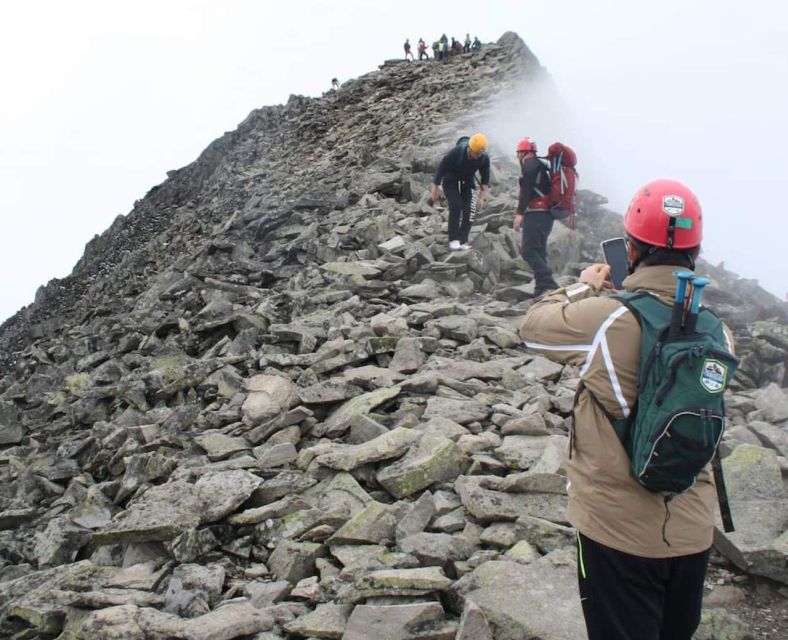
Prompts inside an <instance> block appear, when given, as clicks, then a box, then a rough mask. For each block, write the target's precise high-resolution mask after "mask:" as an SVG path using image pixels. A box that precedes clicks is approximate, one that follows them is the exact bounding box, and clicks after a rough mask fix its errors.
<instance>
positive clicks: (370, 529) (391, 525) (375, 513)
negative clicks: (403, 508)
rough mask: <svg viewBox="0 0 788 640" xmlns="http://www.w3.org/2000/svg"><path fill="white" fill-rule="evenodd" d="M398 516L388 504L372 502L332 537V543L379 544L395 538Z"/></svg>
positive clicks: (330, 541)
mask: <svg viewBox="0 0 788 640" xmlns="http://www.w3.org/2000/svg"><path fill="white" fill-rule="evenodd" d="M396 526H397V518H396V517H395V515H394V514H393V513H392V512H391V510H390V509H389V507H388V505H385V504H382V503H380V502H370V503H369V504H368V505H367V506H365V507H364V508H363V509H362V510H361V511H359V512H358V513H357V514H356V515H355V516H353V518H351V519H350V520H349V521H348V522H347V523H346V524H345V525H344V526H343V527H341V528H340V529H339V531H337V532H336V533H335V534H334V535H333V536H331V538H330V539H329V543H331V544H360V543H372V544H378V543H381V542H384V541H388V540H393V539H394V531H395V529H396Z"/></svg>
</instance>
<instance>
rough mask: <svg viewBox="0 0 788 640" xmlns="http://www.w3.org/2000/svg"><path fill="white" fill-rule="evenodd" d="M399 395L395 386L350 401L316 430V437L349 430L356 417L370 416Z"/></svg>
mask: <svg viewBox="0 0 788 640" xmlns="http://www.w3.org/2000/svg"><path fill="white" fill-rule="evenodd" d="M399 393H400V388H399V387H397V386H393V387H388V388H383V389H376V390H375V391H370V392H369V393H365V394H363V395H360V396H357V397H355V398H353V399H351V400H348V401H347V402H345V403H344V404H342V405H341V406H339V407H338V408H337V409H335V410H334V412H333V413H332V414H331V415H330V416H329V417H328V418H327V419H326V420H325V422H324V423H323V424H322V425H318V427H316V428H315V431H316V432H317V433H316V435H329V434H332V433H341V432H342V431H345V430H347V429H348V428H350V425H351V424H352V422H353V419H354V418H355V417H356V416H358V415H366V414H368V413H369V412H370V411H372V410H373V409H375V408H376V407H379V406H380V405H381V404H383V403H384V402H388V401H389V400H392V399H393V398H396V397H397V396H398V395H399Z"/></svg>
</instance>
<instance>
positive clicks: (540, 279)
mask: <svg viewBox="0 0 788 640" xmlns="http://www.w3.org/2000/svg"><path fill="white" fill-rule="evenodd" d="M516 151H517V159H518V160H519V161H520V168H521V170H522V177H521V178H520V197H519V200H518V202H517V210H516V212H515V216H514V230H515V231H520V230H521V229H522V232H523V238H522V246H521V252H522V256H523V260H525V261H526V262H527V263H528V266H530V267H531V270H532V271H533V272H534V280H535V283H536V286H535V288H534V297H539V296H541V295H542V294H543V293H545V292H547V291H551V290H553V289H557V288H558V283H556V281H555V280H553V272H552V271H551V270H550V265H549V264H548V263H547V238H548V237H549V236H550V232H551V231H552V230H553V221H554V220H555V219H554V218H553V214H552V213H551V212H550V174H549V172H548V170H547V167H546V166H545V164H544V163H543V162H542V161H541V160H539V158H537V157H536V144H535V143H534V142H533V141H532V140H531V139H530V138H523V139H522V140H520V142H519V143H518V144H517V150H516Z"/></svg>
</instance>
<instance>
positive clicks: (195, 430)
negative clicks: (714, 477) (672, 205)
mask: <svg viewBox="0 0 788 640" xmlns="http://www.w3.org/2000/svg"><path fill="white" fill-rule="evenodd" d="M548 81H549V78H548V77H547V74H546V72H545V70H544V69H543V68H542V67H541V66H540V65H539V62H538V60H537V59H536V58H535V57H534V55H533V54H532V53H531V52H530V51H529V50H528V48H527V47H526V45H525V44H524V43H523V42H522V40H520V38H519V37H517V36H516V35H515V34H512V33H507V34H504V36H502V37H501V39H500V40H499V41H498V42H497V43H494V44H490V45H486V46H485V47H484V48H483V49H482V50H481V51H480V52H478V53H473V54H465V55H460V56H456V57H454V58H452V59H450V60H449V61H448V62H447V63H446V64H436V63H432V62H426V63H405V62H389V63H386V64H384V65H382V66H381V68H380V69H379V70H376V71H373V72H371V73H369V74H367V75H364V76H362V77H360V78H358V79H355V80H352V81H349V82H347V83H345V84H344V85H343V86H342V87H341V88H340V89H339V90H338V91H331V92H328V93H326V94H325V95H323V96H322V97H320V98H304V97H298V96H292V97H291V98H290V100H289V101H288V103H287V104H286V105H281V106H273V107H265V108H262V109H259V110H256V111H253V112H252V113H251V114H250V115H249V116H248V117H247V119H246V120H245V121H244V122H242V123H241V125H240V126H239V127H238V128H237V129H236V130H235V131H233V132H230V133H227V134H225V135H224V136H223V137H221V138H219V139H218V140H216V141H215V142H213V143H212V144H211V145H210V146H209V147H208V148H207V149H206V150H205V151H204V152H203V154H202V155H201V156H200V157H199V158H198V159H197V160H196V161H195V162H194V163H193V164H191V165H188V166H186V167H184V168H182V169H179V170H177V171H172V172H170V174H169V177H168V179H167V180H166V181H165V182H164V183H162V184H161V185H158V186H156V187H154V188H153V189H151V190H150V192H149V193H148V194H147V195H146V196H145V197H144V198H142V199H141V200H139V201H138V202H137V203H136V204H135V206H134V209H133V210H132V211H131V212H130V213H129V214H128V215H127V216H122V217H119V218H118V219H117V220H116V221H115V222H114V223H113V224H112V226H111V227H110V228H109V229H108V230H107V231H106V232H105V233H103V234H102V235H100V236H96V237H95V238H94V239H93V240H91V242H90V243H88V246H87V247H86V250H85V254H84V256H83V258H82V259H81V260H80V261H79V263H78V264H77V265H76V267H75V269H74V271H73V273H72V274H71V275H70V276H68V277H66V278H64V279H62V280H53V281H51V282H50V283H49V284H48V285H46V286H45V287H42V288H41V289H40V291H39V293H38V295H37V296H36V300H35V302H34V303H33V304H32V305H30V306H29V307H27V308H25V309H23V310H22V311H20V312H19V313H18V314H17V315H15V316H14V317H12V318H10V319H9V320H8V321H6V322H5V324H3V325H2V327H1V328H0V373H2V378H0V616H1V617H0V637H3V638H13V639H16V640H22V639H25V640H28V639H37V638H42V639H43V638H60V639H62V640H78V639H85V640H88V639H91V640H93V639H96V638H124V639H137V638H139V639H145V640H157V639H160V640H165V639H172V638H183V639H205V640H208V639H211V640H216V639H226V640H231V639H233V638H243V639H254V640H283V639H296V638H309V639H316V638H337V639H342V640H370V639H373V638H375V639H381V640H382V639H398V640H489V639H495V640H515V639H519V638H537V637H538V638H541V639H543V640H566V639H582V638H585V630H584V624H583V618H582V613H581V611H580V604H579V600H578V596H577V588H576V579H575V574H576V560H575V552H574V547H573V535H574V532H573V530H572V529H570V528H569V527H568V526H567V523H566V522H565V520H564V508H565V504H566V489H565V484H566V483H565V477H564V471H563V466H562V459H563V452H564V449H565V447H566V443H567V434H568V426H569V423H570V420H571V417H570V416H571V411H572V403H573V395H574V391H575V387H576V385H577V382H578V370H576V369H575V368H573V367H570V366H561V365H558V364H554V363H551V362H549V361H547V360H545V359H544V358H542V357H540V356H538V355H536V354H534V353H532V352H529V351H528V350H527V349H525V348H524V347H523V345H522V344H521V341H520V339H519V337H518V335H517V326H518V321H519V319H520V318H521V317H522V315H523V314H524V313H525V311H526V310H527V309H528V306H529V302H530V300H531V298H532V294H533V283H532V274H531V273H530V272H529V270H528V268H527V266H526V265H525V263H524V262H523V261H522V260H521V259H520V258H519V257H518V256H519V254H518V244H519V242H520V238H519V235H518V234H515V233H514V232H513V231H512V228H511V226H512V218H513V215H514V208H515V204H516V201H515V198H516V195H517V193H516V191H517V190H516V184H517V176H518V167H517V165H516V164H515V162H514V158H513V153H512V150H511V149H504V148H497V147H496V146H495V141H494V140H493V141H492V142H493V146H492V153H491V156H492V165H493V183H492V191H491V195H490V198H489V200H488V202H487V203H486V206H485V208H484V209H483V210H482V211H481V212H480V213H479V214H478V215H477V217H476V219H475V221H474V227H473V230H472V233H471V240H470V244H471V249H469V250H464V251H457V252H452V253H449V251H448V249H447V236H446V226H447V222H446V221H447V211H446V210H445V209H444V208H443V207H442V206H440V205H437V206H433V205H432V204H430V203H429V202H428V201H427V198H426V194H427V191H428V187H429V182H430V179H431V173H432V172H433V171H434V169H435V166H436V163H437V161H438V160H439V158H440V156H441V154H442V152H443V151H445V150H447V149H448V148H449V147H450V146H451V145H453V144H454V142H455V140H456V139H457V137H458V136H459V135H463V134H467V133H471V132H473V131H475V130H478V129H479V128H481V125H480V124H479V123H483V122H485V121H487V119H489V118H491V117H493V116H494V114H495V113H496V109H497V106H498V105H500V104H502V103H505V102H506V101H507V100H511V99H512V98H513V97H514V96H516V95H518V92H521V91H523V90H526V91H527V90H528V87H529V86H532V84H533V83H537V82H540V83H544V82H548ZM548 84H549V82H548ZM524 126H525V124H524ZM527 133H528V132H527V131H525V130H524V131H523V132H522V134H523V135H525V134H527ZM567 142H570V143H571V141H567ZM582 162H586V163H590V162H593V159H592V158H582V159H581V163H582ZM581 166H582V165H581ZM605 203H606V200H605V198H604V197H603V196H601V195H598V194H595V193H592V192H590V191H581V192H580V193H579V210H578V214H577V229H576V230H575V231H570V230H569V229H567V228H566V227H564V226H562V225H557V227H556V229H555V231H554V232H553V234H552V236H551V240H550V257H551V262H552V263H553V266H554V269H556V273H557V274H562V275H561V276H560V278H559V280H560V282H561V283H569V282H572V281H573V280H574V279H575V278H576V276H577V274H579V272H580V270H581V269H582V268H583V267H584V265H586V264H588V263H590V262H595V261H598V260H599V258H600V254H599V242H600V240H601V239H604V238H607V237H612V236H616V235H620V234H621V217H620V215H618V214H616V213H615V212H612V211H610V210H608V209H606V208H605ZM709 224H713V221H711V220H710V221H709ZM699 270H700V271H701V272H702V273H705V274H708V275H709V276H710V277H711V278H712V279H713V281H714V283H715V284H714V286H713V287H710V288H709V290H708V294H707V296H706V300H707V302H708V304H709V305H710V306H711V307H712V308H713V309H715V310H716V311H717V312H718V313H719V314H720V315H721V316H722V317H723V318H724V319H725V320H726V321H727V322H728V323H729V324H730V326H731V327H732V328H733V329H734V331H735V333H736V340H737V346H738V355H739V357H740V358H741V367H740V369H739V372H738V373H737V377H736V380H735V382H734V385H733V387H732V389H731V391H730V392H729V393H728V396H727V407H728V414H729V428H728V430H727V432H726V436H725V440H724V443H723V447H722V452H723V455H724V456H725V457H724V459H723V464H724V467H725V473H726V480H727V484H728V492H729V494H730V498H731V503H732V509H733V517H734V520H735V522H736V525H737V530H736V532H735V533H733V534H723V533H722V532H721V531H719V532H718V533H717V537H716V540H715V552H714V555H713V564H712V568H711V570H710V572H709V576H708V579H707V587H708V588H707V590H706V592H705V604H704V614H703V622H702V625H701V627H700V629H699V630H698V633H697V635H696V637H697V638H700V639H705V640H711V639H718V640H722V639H723V638H724V639H726V640H737V639H739V640H741V639H744V638H757V639H761V638H773V639H776V638H784V637H785V635H786V629H788V600H787V599H786V598H787V597H788V492H787V491H786V480H785V478H786V476H788V459H787V457H788V395H786V390H785V387H786V383H787V382H788V375H787V374H786V365H787V364H788V323H787V322H786V315H787V314H786V307H785V305H784V304H783V303H781V302H780V301H779V300H777V299H776V298H774V297H772V296H771V295H769V294H768V293H766V292H765V291H763V290H762V289H760V288H759V287H758V286H757V284H756V283H755V282H753V281H748V280H744V279H741V278H739V277H737V276H736V275H734V274H731V273H729V272H727V271H725V269H724V268H722V267H721V266H719V267H714V266H712V265H709V264H705V263H704V264H702V265H701V267H700V269H699Z"/></svg>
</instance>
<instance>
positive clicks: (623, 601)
mask: <svg viewBox="0 0 788 640" xmlns="http://www.w3.org/2000/svg"><path fill="white" fill-rule="evenodd" d="M708 561H709V550H708V549H707V550H706V551H703V552H701V553H696V554H693V555H688V556H678V557H676V558H656V559H655V558H641V557H640V556H633V555H630V554H628V553H623V552H622V551H616V550H615V549H611V548H610V547H606V546H604V545H602V544H599V543H598V542H594V541H593V540H591V539H590V538H588V537H586V536H584V535H583V534H582V533H578V536H577V580H578V584H579V587H580V602H581V604H582V605H583V615H584V616H585V619H586V629H587V630H588V640H690V639H691V638H692V635H693V634H694V633H695V629H697V627H698V624H699V623H700V611H701V604H702V598H703V580H704V578H705V576H706V565H707V564H708Z"/></svg>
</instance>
